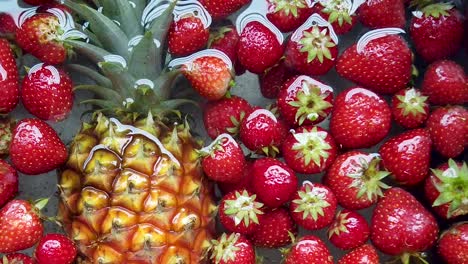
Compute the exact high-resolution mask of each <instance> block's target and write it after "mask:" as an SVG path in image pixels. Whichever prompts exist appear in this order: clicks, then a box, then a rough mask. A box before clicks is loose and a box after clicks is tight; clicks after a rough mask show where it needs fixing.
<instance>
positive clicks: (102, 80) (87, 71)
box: [66, 64, 112, 87]
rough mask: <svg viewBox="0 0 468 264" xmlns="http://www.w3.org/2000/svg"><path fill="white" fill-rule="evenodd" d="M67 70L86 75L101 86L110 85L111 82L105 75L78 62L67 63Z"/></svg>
mask: <svg viewBox="0 0 468 264" xmlns="http://www.w3.org/2000/svg"><path fill="white" fill-rule="evenodd" d="M66 68H67V70H69V71H73V72H76V73H79V74H81V75H84V76H86V77H88V78H89V79H91V80H93V81H94V82H96V83H97V84H98V85H100V86H103V87H110V86H112V82H111V81H110V80H109V79H108V78H107V77H105V76H103V75H101V74H99V73H98V72H97V71H96V70H94V69H91V68H88V67H86V66H83V65H79V64H68V65H66Z"/></svg>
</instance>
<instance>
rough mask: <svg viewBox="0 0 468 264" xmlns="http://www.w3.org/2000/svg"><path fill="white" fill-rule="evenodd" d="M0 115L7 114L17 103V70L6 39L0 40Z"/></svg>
mask: <svg viewBox="0 0 468 264" xmlns="http://www.w3.org/2000/svg"><path fill="white" fill-rule="evenodd" d="M0 91H1V94H2V96H0V114H8V113H9V112H11V111H13V109H15V107H16V105H17V104H18V101H19V84H18V68H17V67H16V61H15V57H14V55H13V52H12V50H11V48H10V43H9V42H8V41H7V40H6V39H2V38H0Z"/></svg>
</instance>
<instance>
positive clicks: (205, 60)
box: [182, 52, 234, 100]
mask: <svg viewBox="0 0 468 264" xmlns="http://www.w3.org/2000/svg"><path fill="white" fill-rule="evenodd" d="M220 53H221V52H220ZM226 59H227V60H226ZM226 59H224V58H222V56H218V55H217V54H213V55H201V53H200V56H198V58H196V59H194V60H193V61H191V62H189V63H186V64H185V65H184V66H183V67H182V70H183V73H184V75H185V77H186V78H187V79H188V80H189V81H190V83H191V84H192V88H193V89H194V90H195V91H197V92H198V93H199V94H200V95H201V96H203V97H204V98H206V99H208V100H219V99H221V98H223V96H224V95H225V94H226V93H227V91H228V89H229V88H230V87H231V86H232V85H233V82H232V78H233V75H234V73H233V72H232V64H231V61H230V60H229V58H227V57H226Z"/></svg>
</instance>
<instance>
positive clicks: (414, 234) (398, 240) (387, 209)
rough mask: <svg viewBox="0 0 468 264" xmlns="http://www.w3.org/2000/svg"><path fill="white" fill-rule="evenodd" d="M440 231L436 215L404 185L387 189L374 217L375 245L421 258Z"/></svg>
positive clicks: (406, 256)
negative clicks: (420, 254)
mask: <svg viewBox="0 0 468 264" xmlns="http://www.w3.org/2000/svg"><path fill="white" fill-rule="evenodd" d="M438 232H439V228H438V226H437V222H436V220H435V218H434V216H433V215H432V214H431V213H429V212H428V211H427V210H426V209H425V208H424V207H423V205H422V204H420V203H419V202H418V200H416V198H414V197H413V196H412V195H411V194H410V193H409V192H407V191H405V190H403V189H401V188H392V189H389V190H388V191H386V192H385V194H384V197H383V198H382V199H381V200H380V201H379V202H378V203H377V206H376V207H375V209H374V213H373V215H372V219H371V239H372V243H373V244H374V246H375V247H376V248H377V249H379V250H380V251H382V252H383V253H385V254H388V255H394V256H395V255H399V256H401V259H402V260H404V259H406V260H407V261H408V260H409V258H410V257H411V256H416V257H419V258H421V256H419V255H418V254H419V253H420V252H423V251H425V250H427V249H429V248H430V247H431V246H432V245H433V244H434V242H435V241H436V240H437V235H438ZM403 263H408V262H403Z"/></svg>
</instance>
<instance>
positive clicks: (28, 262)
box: [0, 253, 35, 264]
mask: <svg viewBox="0 0 468 264" xmlns="http://www.w3.org/2000/svg"><path fill="white" fill-rule="evenodd" d="M34 263H35V262H34V259H32V258H31V257H30V256H28V255H25V254H22V253H10V254H8V255H6V256H3V259H0V264H34Z"/></svg>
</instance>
